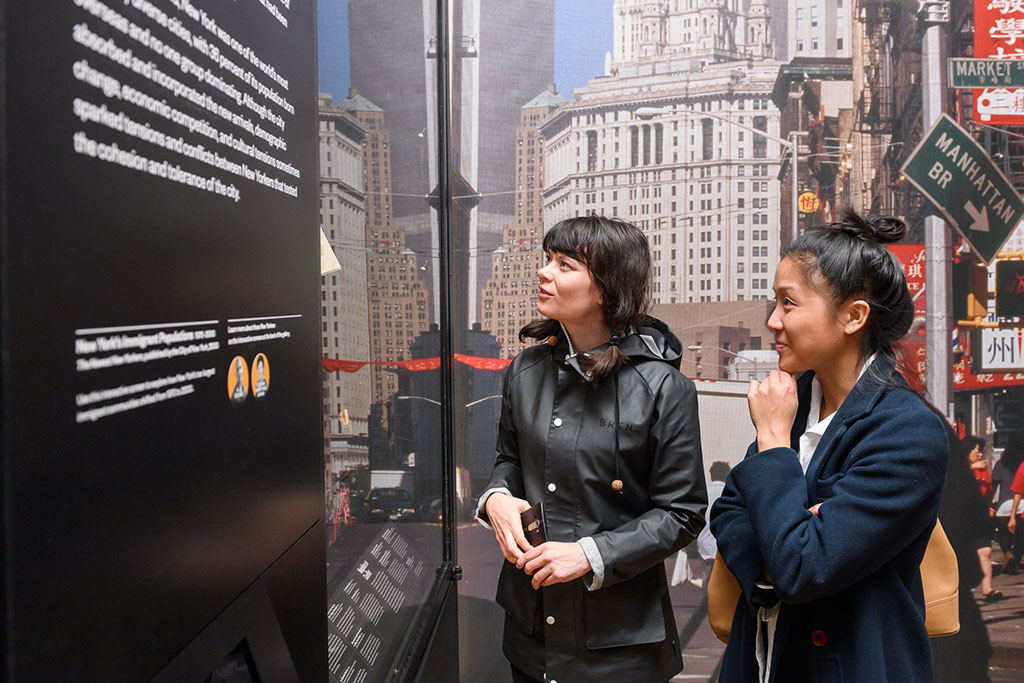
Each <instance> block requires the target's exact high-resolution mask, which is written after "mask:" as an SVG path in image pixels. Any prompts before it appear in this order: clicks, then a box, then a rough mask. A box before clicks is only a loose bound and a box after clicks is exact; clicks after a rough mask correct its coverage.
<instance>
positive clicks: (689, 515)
mask: <svg viewBox="0 0 1024 683" xmlns="http://www.w3.org/2000/svg"><path fill="white" fill-rule="evenodd" d="M549 341H550V342H551V343H549V344H538V345H536V346H533V347H530V348H528V349H526V350H524V351H523V352H522V353H520V354H519V355H518V356H516V358H515V359H514V360H513V361H512V364H511V365H510V366H509V368H508V370H507V372H506V374H505V381H504V390H503V393H504V397H503V403H502V410H501V422H500V424H499V429H498V445H497V449H498V457H497V461H496V463H495V466H494V471H493V473H492V474H491V479H490V481H489V483H488V487H487V488H488V489H491V488H499V487H505V488H507V489H508V490H509V491H510V492H511V493H512V495H514V496H516V497H518V498H523V499H525V500H527V501H529V502H530V504H531V505H532V504H536V503H538V502H543V504H544V517H545V522H546V532H547V538H548V540H551V541H566V542H573V541H578V540H579V539H581V538H584V537H591V538H592V539H593V541H594V542H595V544H596V547H597V549H598V551H599V552H600V555H601V559H602V560H603V563H604V573H603V574H604V576H603V583H602V584H601V585H600V587H598V588H596V589H594V590H588V587H587V586H588V585H593V579H594V577H593V575H592V574H591V575H588V576H587V577H583V578H580V579H576V580H575V581H571V582H568V583H562V584H557V585H553V586H545V587H543V588H541V589H540V590H539V591H535V590H534V589H533V588H532V586H531V585H530V578H531V577H530V576H528V575H527V574H526V573H525V572H523V571H522V570H519V569H517V568H516V566H515V565H514V564H512V563H509V562H505V563H504V565H503V567H502V571H501V577H500V579H499V582H498V594H497V602H498V604H499V605H501V607H502V608H504V609H505V612H506V619H505V636H504V651H505V655H506V656H507V657H508V659H509V661H511V662H512V663H513V664H514V665H515V666H516V667H517V668H519V669H521V670H522V671H524V672H525V673H527V674H529V675H531V676H533V677H534V678H536V679H537V680H545V676H546V680H547V682H548V683H585V682H589V681H601V682H602V683H615V682H623V683H625V682H630V683H633V682H635V683H652V682H658V681H667V680H668V679H669V678H671V677H672V676H673V675H674V674H675V673H676V672H678V671H679V670H680V669H681V668H682V657H681V653H680V648H679V637H678V634H677V632H676V627H675V621H674V619H673V617H672V604H671V602H670V600H669V594H668V581H667V579H666V576H665V568H664V560H665V558H667V557H669V556H670V555H672V554H673V553H675V552H676V551H678V550H679V549H680V548H682V547H683V546H685V545H686V544H687V543H689V542H690V541H692V540H693V539H694V538H696V536H697V534H698V533H699V532H700V530H701V529H702V528H703V526H704V512H705V508H706V507H707V493H706V489H705V484H704V467H703V462H702V458H701V447H700V427H699V424H698V420H697V393H696V389H695V388H694V385H693V382H691V381H690V380H689V379H687V378H686V377H684V376H683V375H682V374H681V373H680V372H679V369H678V368H679V355H680V350H681V344H680V342H679V340H678V339H677V338H676V336H675V335H674V334H672V332H671V331H670V330H669V329H668V327H667V326H666V325H665V324H664V323H662V322H661V321H658V320H654V319H650V320H649V321H648V323H647V325H646V326H643V327H640V328H639V329H637V330H634V331H633V332H631V333H630V334H628V335H626V336H624V337H623V338H622V339H621V342H620V347H619V348H620V350H621V351H622V352H623V353H624V354H625V355H626V356H628V357H629V362H628V364H626V365H624V366H620V367H619V369H618V370H617V371H616V372H615V373H614V374H613V375H608V376H605V377H603V378H601V380H600V381H599V382H598V384H597V386H596V387H595V386H592V385H591V384H590V383H588V382H586V381H584V376H583V372H582V371H581V370H580V367H579V365H578V363H577V359H576V358H567V354H568V344H567V343H566V339H565V337H564V336H563V335H562V334H561V333H559V334H558V336H557V337H554V338H552V339H551V340H549ZM604 348H605V347H604V346H602V347H599V348H598V349H595V350H594V351H595V352H596V353H600V352H601V351H603V350H604ZM616 404H617V405H616ZM616 414H618V420H616ZM616 422H618V424H617V425H616ZM616 426H617V427H618V429H617V431H618V439H616V438H615V429H616ZM616 479H619V480H621V482H622V490H621V492H619V491H616V490H614V489H613V486H612V482H613V481H615V480H616Z"/></svg>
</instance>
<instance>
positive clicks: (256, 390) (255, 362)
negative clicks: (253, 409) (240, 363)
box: [252, 353, 270, 400]
mask: <svg viewBox="0 0 1024 683" xmlns="http://www.w3.org/2000/svg"><path fill="white" fill-rule="evenodd" d="M269 389H270V361H268V360H267V357H266V355H264V354H262V353H257V354H256V357H255V358H253V359H252V395H253V396H254V397H255V398H256V399H258V400H262V399H263V398H264V397H265V396H266V395H267V391H269Z"/></svg>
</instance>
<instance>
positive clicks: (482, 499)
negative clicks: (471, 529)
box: [476, 486, 512, 531]
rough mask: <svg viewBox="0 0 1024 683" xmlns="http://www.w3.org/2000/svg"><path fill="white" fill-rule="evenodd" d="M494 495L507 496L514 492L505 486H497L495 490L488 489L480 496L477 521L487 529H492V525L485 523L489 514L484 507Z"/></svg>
mask: <svg viewBox="0 0 1024 683" xmlns="http://www.w3.org/2000/svg"><path fill="white" fill-rule="evenodd" d="M492 493H504V494H505V495H507V496H511V495H512V492H511V491H509V490H508V488H506V487H504V486H495V487H494V488H493V489H487V490H486V491H484V492H483V494H482V495H481V496H480V502H479V503H477V504H476V521H478V522H480V526H482V527H483V528H485V529H491V525H490V524H488V523H487V521H485V520H486V519H487V514H486V513H485V512H484V506H485V505H487V499H488V498H490V496H491V494H492ZM492 531H493V529H492Z"/></svg>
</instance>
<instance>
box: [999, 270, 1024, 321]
mask: <svg viewBox="0 0 1024 683" xmlns="http://www.w3.org/2000/svg"><path fill="white" fill-rule="evenodd" d="M996 317H997V318H1024V261H997V262H996Z"/></svg>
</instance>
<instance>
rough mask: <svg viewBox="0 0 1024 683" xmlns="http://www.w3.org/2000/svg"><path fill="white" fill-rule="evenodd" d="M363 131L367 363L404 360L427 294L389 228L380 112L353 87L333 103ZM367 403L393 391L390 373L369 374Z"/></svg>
mask: <svg viewBox="0 0 1024 683" xmlns="http://www.w3.org/2000/svg"><path fill="white" fill-rule="evenodd" d="M338 107H339V108H340V109H342V110H344V111H346V112H349V113H350V114H351V115H352V116H353V117H354V118H355V119H356V120H357V121H358V122H359V123H360V125H361V126H362V127H363V129H364V130H365V131H366V135H365V138H364V139H363V154H362V169H361V170H362V175H363V181H364V183H365V188H366V224H365V230H364V244H365V245H366V250H365V258H366V266H365V274H366V276H365V280H364V285H363V286H362V287H361V289H362V290H363V291H365V292H366V304H367V309H366V310H367V312H366V313H364V315H365V316H367V317H368V318H369V343H368V348H367V349H366V351H365V354H366V357H367V358H368V359H369V360H371V361H384V362H387V361H397V360H405V359H408V358H409V348H410V346H411V345H412V342H413V340H415V339H416V337H417V336H418V335H419V334H420V333H421V332H425V331H426V330H427V328H428V327H429V317H430V316H429V311H428V306H427V289H426V286H425V285H424V284H423V282H421V280H420V278H419V268H418V263H419V260H418V257H417V254H416V253H415V252H413V251H412V250H411V249H409V247H408V245H407V244H406V240H405V230H404V229H403V228H401V227H397V226H395V225H394V221H393V219H392V194H391V159H392V155H391V135H390V132H389V130H388V128H386V127H385V118H384V117H385V114H384V111H383V110H382V109H381V108H380V107H378V106H377V105H376V104H374V103H373V102H371V101H370V100H368V99H367V98H366V97H363V96H362V95H360V94H359V92H358V91H357V90H356V89H355V88H353V89H352V90H351V91H350V92H349V97H348V98H347V99H345V100H343V101H342V102H340V103H339V104H338ZM370 374H371V378H372V380H371V389H372V400H373V401H374V402H380V401H383V400H385V399H386V398H387V397H388V396H390V395H391V394H393V393H394V392H395V390H396V389H397V387H398V382H397V380H396V378H395V375H394V373H392V372H389V371H388V370H385V369H384V368H383V367H380V366H373V367H371V369H370Z"/></svg>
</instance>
